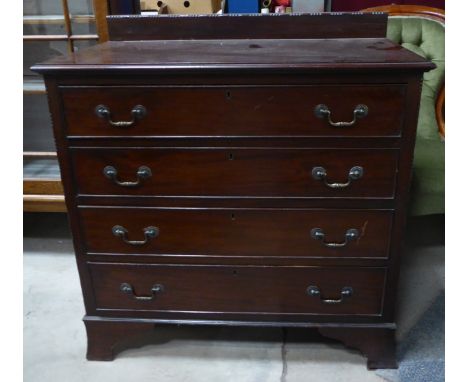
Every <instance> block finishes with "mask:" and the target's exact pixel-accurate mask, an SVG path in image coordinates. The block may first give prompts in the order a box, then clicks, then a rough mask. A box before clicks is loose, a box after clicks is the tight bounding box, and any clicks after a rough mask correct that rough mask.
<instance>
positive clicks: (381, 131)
mask: <svg viewBox="0 0 468 382" xmlns="http://www.w3.org/2000/svg"><path fill="white" fill-rule="evenodd" d="M60 89H61V93H62V100H63V105H64V109H65V110H64V111H65V117H66V129H67V132H66V133H67V135H69V136H96V137H98V136H109V137H119V136H122V137H129V136H186V137H188V136H194V137H196V136H283V137H285V136H330V137H341V136H342V137H349V136H355V137H365V136H380V137H385V136H399V135H400V133H401V128H402V121H403V115H404V113H403V110H404V102H405V95H406V94H405V93H406V88H405V86H403V85H389V84H385V85H365V84H363V85H314V86H255V87H247V86H246V87H239V86H218V87H210V86H208V87H156V86H153V87H152V86H128V87H125V86H95V87H61V88H60ZM341 122H344V125H343V124H341Z"/></svg>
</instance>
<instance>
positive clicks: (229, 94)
mask: <svg viewBox="0 0 468 382" xmlns="http://www.w3.org/2000/svg"><path fill="white" fill-rule="evenodd" d="M226 98H227V99H231V92H230V91H229V90H228V91H227V92H226Z"/></svg>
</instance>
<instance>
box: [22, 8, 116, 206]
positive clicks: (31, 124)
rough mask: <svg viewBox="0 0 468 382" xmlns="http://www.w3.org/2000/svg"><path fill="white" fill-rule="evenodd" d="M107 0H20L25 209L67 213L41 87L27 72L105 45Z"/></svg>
mask: <svg viewBox="0 0 468 382" xmlns="http://www.w3.org/2000/svg"><path fill="white" fill-rule="evenodd" d="M107 7H108V5H107V0H94V1H92V0H73V1H68V0H56V1H50V0H24V5H23V13H24V16H23V34H24V36H23V47H24V50H23V51H24V68H23V94H24V98H23V120H24V123H23V141H24V144H23V152H24V154H23V163H24V164H23V179H24V180H23V209H24V211H26V212H43V211H44V212H45V211H47V212H64V211H66V208H65V202H64V196H63V189H62V183H61V181H60V172H59V167H58V162H57V155H56V153H55V144H54V139H53V134H52V126H51V121H50V114H49V111H48V106H47V98H46V91H45V86H44V83H43V81H42V79H41V78H40V77H39V76H37V74H35V73H33V72H31V70H30V67H31V66H32V65H33V64H35V63H37V62H39V61H44V60H45V59H47V58H50V57H53V56H56V55H60V54H65V53H67V52H74V51H78V50H80V49H84V48H85V47H87V46H91V45H93V44H95V43H96V42H97V41H98V40H100V41H106V40H107V23H106V20H105V17H106V15H107Z"/></svg>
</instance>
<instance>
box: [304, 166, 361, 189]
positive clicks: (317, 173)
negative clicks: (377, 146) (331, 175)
mask: <svg viewBox="0 0 468 382" xmlns="http://www.w3.org/2000/svg"><path fill="white" fill-rule="evenodd" d="M363 176H364V169H363V168H362V167H361V166H354V167H352V168H351V169H350V170H349V172H348V181H347V182H346V183H330V182H328V181H327V170H326V169H325V168H324V167H314V168H313V169H312V178H314V179H315V180H321V181H322V182H323V183H324V184H325V185H326V186H327V187H329V188H346V187H349V186H350V185H351V183H352V182H353V181H355V180H358V179H361V178H362V177H363Z"/></svg>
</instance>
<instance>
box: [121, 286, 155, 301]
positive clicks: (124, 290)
mask: <svg viewBox="0 0 468 382" xmlns="http://www.w3.org/2000/svg"><path fill="white" fill-rule="evenodd" d="M120 291H121V292H122V293H125V294H129V295H131V296H132V297H133V298H134V299H135V300H140V301H151V300H154V298H155V297H156V294H157V293H161V292H164V285H162V284H154V285H153V287H152V288H151V295H150V296H138V295H136V294H135V290H134V288H133V286H132V285H131V284H129V283H122V284H120Z"/></svg>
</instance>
